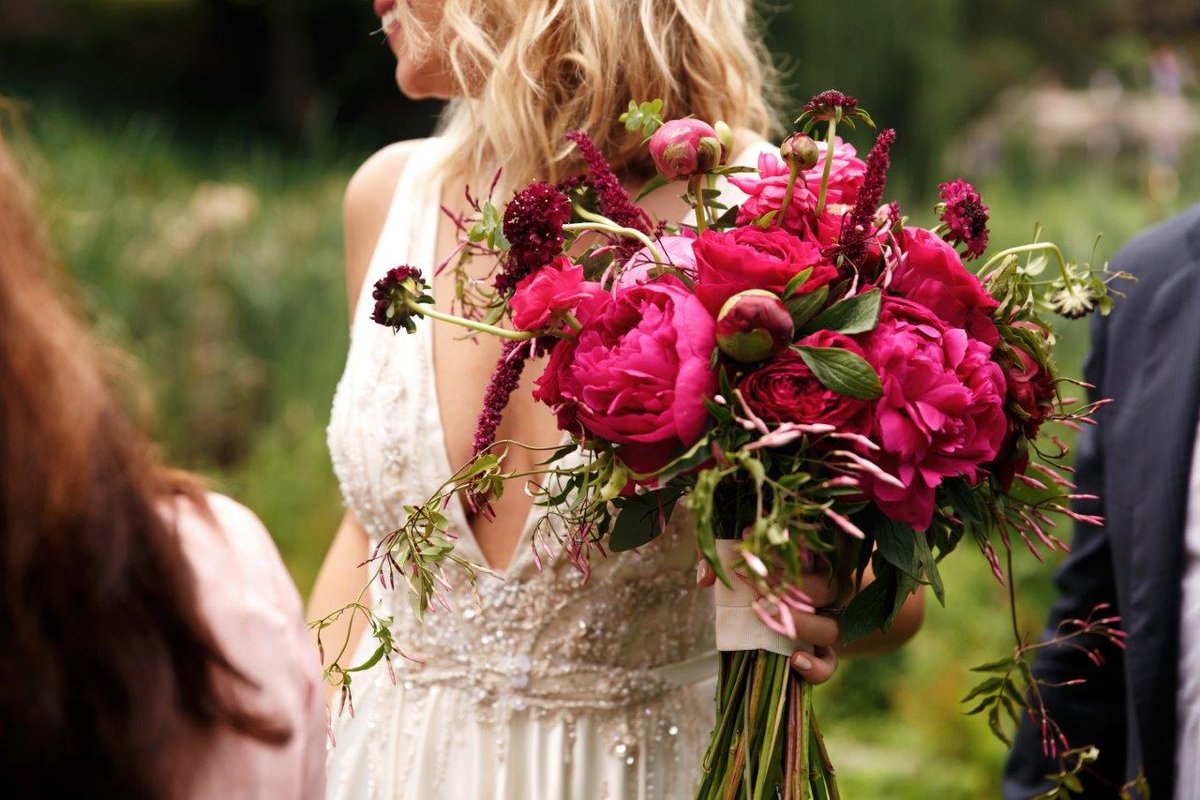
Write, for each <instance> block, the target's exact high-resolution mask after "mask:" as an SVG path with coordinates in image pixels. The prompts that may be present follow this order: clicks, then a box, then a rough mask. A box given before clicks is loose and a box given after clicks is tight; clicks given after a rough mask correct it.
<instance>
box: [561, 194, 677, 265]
mask: <svg viewBox="0 0 1200 800" xmlns="http://www.w3.org/2000/svg"><path fill="white" fill-rule="evenodd" d="M575 213H577V214H579V216H581V217H583V218H584V219H586V220H590V221H589V222H571V223H568V224H566V225H563V230H564V231H566V232H567V233H578V232H580V231H599V232H601V233H610V234H612V235H614V236H627V237H629V238H632V239H637V240H638V241H639V242H641V243H642V244H644V245H645V246H646V249H647V250H649V251H650V256H651V257H652V258H653V259H654V261H655V263H659V264H661V263H663V260H662V254H660V253H659V252H658V250H657V249H656V248H655V247H654V242H653V240H651V239H650V237H649V236H647V235H646V234H644V233H642V232H641V231H639V230H638V229H637V228H625V227H622V226H620V225H618V224H617V223H615V222H613V221H612V220H611V219H608V218H607V217H602V216H600V215H599V214H593V213H591V212H590V211H586V210H585V209H582V208H580V207H579V206H575Z"/></svg>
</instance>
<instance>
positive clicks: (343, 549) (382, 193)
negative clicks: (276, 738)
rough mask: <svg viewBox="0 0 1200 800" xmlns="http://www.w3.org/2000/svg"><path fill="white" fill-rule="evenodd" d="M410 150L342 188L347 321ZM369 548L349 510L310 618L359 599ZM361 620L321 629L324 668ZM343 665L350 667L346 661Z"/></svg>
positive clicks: (350, 641) (380, 159) (386, 155)
mask: <svg viewBox="0 0 1200 800" xmlns="http://www.w3.org/2000/svg"><path fill="white" fill-rule="evenodd" d="M411 147H412V143H410V142H400V143H398V144H394V145H390V146H388V147H385V148H384V149H383V150H380V151H379V152H378V153H376V154H375V155H373V156H372V157H371V158H370V159H368V160H367V161H366V163H364V164H363V165H362V166H361V167H360V168H359V169H358V171H357V172H356V173H355V174H354V177H353V178H351V179H350V183H349V185H348V186H347V187H346V198H345V203H344V209H343V212H344V222H345V252H346V295H347V299H348V300H349V307H350V318H351V319H353V318H354V310H355V306H356V305H357V301H358V297H359V295H360V294H361V292H362V286H363V282H364V281H365V280H366V276H367V271H368V269H369V268H370V265H371V257H372V255H373V254H374V252H375V245H376V243H377V242H378V241H379V235H380V233H381V232H382V231H383V225H384V222H385V221H386V220H387V215H388V210H389V209H390V208H391V204H392V197H393V195H394V194H395V192H396V184H397V182H398V181H399V179H400V172H401V170H402V169H403V168H404V163H405V161H406V160H407V158H408V153H409V152H410V150H411ZM368 548H369V544H368V539H367V532H366V531H365V530H364V529H363V527H362V525H361V524H360V523H359V521H358V519H357V518H356V517H355V516H354V513H353V512H351V511H348V512H347V513H346V516H345V517H344V518H343V519H342V524H341V525H340V526H339V527H338V530H337V535H336V536H334V539H333V543H332V544H331V545H330V547H329V552H328V553H327V554H326V556H325V561H324V562H323V563H322V564H321V570H320V572H318V573H317V580H316V583H315V584H314V585H313V590H312V595H311V597H310V598H309V602H308V618H309V619H310V620H318V619H323V618H325V617H326V616H328V615H329V614H332V613H333V612H335V611H337V610H338V609H340V608H343V607H345V606H346V605H348V604H350V603H353V602H355V601H356V600H358V599H359V598H360V596H361V595H362V591H363V587H365V586H366V585H367V582H368V579H369V577H370V576H369V574H368V571H367V567H366V566H364V565H363V562H364V561H366V559H367V556H368ZM363 622H364V621H363V619H362V615H360V614H346V615H343V617H342V618H341V619H340V620H338V622H337V623H336V624H334V625H332V626H330V627H328V628H326V629H325V630H324V631H322V633H321V641H322V643H323V644H324V650H325V662H326V663H325V665H324V666H327V665H328V663H329V662H330V661H331V660H332V659H334V658H336V657H337V655H338V653H339V652H341V651H342V649H343V643H345V645H346V646H345V651H346V653H347V656H346V657H347V658H349V654H350V653H353V652H354V650H355V648H356V647H357V646H358V640H359V639H360V638H361V637H362V632H363V627H364V624H363ZM343 665H344V666H349V665H348V664H346V663H345V662H344V661H343Z"/></svg>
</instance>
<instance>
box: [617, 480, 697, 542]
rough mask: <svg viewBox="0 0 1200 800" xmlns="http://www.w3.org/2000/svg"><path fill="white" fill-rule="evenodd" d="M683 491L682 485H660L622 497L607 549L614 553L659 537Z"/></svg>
mask: <svg viewBox="0 0 1200 800" xmlns="http://www.w3.org/2000/svg"><path fill="white" fill-rule="evenodd" d="M682 494H683V490H682V489H677V488H671V489H660V490H658V491H657V492H647V493H646V494H640V495H633V496H632V497H630V498H628V499H626V500H624V501H618V504H619V505H620V506H621V509H620V512H619V513H618V515H617V524H616V526H615V527H614V528H613V532H612V535H611V536H610V537H609V539H608V546H609V549H610V550H612V551H613V552H614V553H621V552H624V551H626V550H633V549H634V548H637V547H641V546H642V545H645V544H648V543H650V542H652V541H654V540H655V539H656V538H658V536H659V534H661V533H662V532H663V526H664V524H665V523H666V521H667V520H669V519H670V518H671V512H672V511H674V510H675V503H676V502H678V500H679V498H680V496H682Z"/></svg>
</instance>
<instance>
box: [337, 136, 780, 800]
mask: <svg viewBox="0 0 1200 800" xmlns="http://www.w3.org/2000/svg"><path fill="white" fill-rule="evenodd" d="M444 149H445V148H444V143H443V142H442V140H440V139H436V138H434V139H429V140H426V141H424V142H422V143H420V144H419V145H418V146H417V149H416V150H415V151H414V152H413V153H412V154H411V155H410V157H409V158H408V161H407V164H406V167H405V169H404V172H403V174H402V175H401V177H400V180H399V184H398V186H397V188H396V194H395V198H394V199H393V202H392V206H391V210H390V212H389V214H388V218H387V221H386V223H385V225H384V228H383V231H382V234H381V236H380V239H379V243H378V245H377V248H376V251H375V254H374V257H373V259H372V262H371V265H370V269H369V272H368V275H367V279H366V280H365V282H364V285H363V288H362V293H361V295H360V297H359V301H358V305H357V310H356V311H355V318H354V320H353V323H352V328H351V345H350V353H349V357H348V360H347V364H346V370H345V374H344V375H343V377H342V380H341V382H340V384H339V386H338V390H337V395H336V397H335V399H334V404H333V413H332V418H331V422H330V426H329V445H330V450H331V452H332V455H333V463H334V468H335V471H336V473H337V476H338V479H339V482H340V484H341V489H342V492H343V495H344V497H345V500H346V503H347V505H348V506H349V507H350V508H351V509H352V510H353V511H354V513H355V514H356V515H357V517H358V519H359V520H360V521H361V522H362V524H363V526H364V527H365V528H366V530H367V532H368V534H369V536H370V538H371V541H372V544H375V543H377V542H378V541H379V540H380V539H381V538H382V537H384V536H386V535H387V534H388V533H389V532H390V531H392V530H394V529H395V528H396V527H397V526H398V524H399V523H400V522H401V520H402V517H403V510H402V509H403V507H404V505H406V504H420V503H422V502H424V501H425V500H426V499H427V498H428V497H429V496H430V495H432V494H433V493H434V492H435V491H436V490H437V489H438V487H439V486H440V485H441V483H442V482H443V481H444V480H445V479H446V478H447V477H449V476H450V475H451V474H452V471H453V470H452V465H451V464H450V463H449V459H448V456H447V453H446V449H445V443H444V442H445V440H444V437H443V432H442V425H441V420H440V415H439V409H438V398H437V386H436V385H435V382H434V370H433V361H432V334H431V330H430V321H429V320H419V321H418V323H417V332H416V333H415V334H413V335H406V334H403V333H401V334H393V332H392V331H391V330H389V329H386V328H384V327H382V326H379V325H376V324H375V323H373V322H372V321H371V319H370V314H371V310H372V301H371V289H372V285H373V284H374V282H375V281H376V280H377V279H378V278H380V277H381V276H382V275H383V274H384V273H385V272H386V271H387V270H388V269H390V268H392V267H394V266H397V265H399V264H412V265H415V266H418V267H421V268H423V269H425V270H426V272H428V270H429V268H430V267H431V266H432V265H433V264H435V263H436V261H437V259H436V256H435V246H436V240H437V230H438V225H439V217H440V215H441V212H440V211H439V197H440V191H441V182H440V180H439V178H438V170H437V167H438V163H439V161H440V160H441V157H442V154H443V150H444ZM755 156H756V154H752V155H751V158H753V157H755ZM739 160H740V161H743V163H745V162H744V160H743V159H739ZM750 163H753V160H751V161H750ZM455 466H458V465H455ZM448 513H449V515H450V519H451V524H452V529H453V531H454V532H455V533H456V534H457V535H458V539H457V543H456V547H457V548H459V550H460V552H461V553H462V554H463V555H464V556H465V557H466V558H468V559H469V560H471V561H473V562H475V563H480V564H483V563H484V558H483V555H482V553H481V552H480V550H479V547H478V545H477V544H476V543H475V541H474V539H473V537H472V533H471V528H470V526H469V525H468V523H467V519H466V516H465V514H464V512H463V508H462V506H461V504H459V503H457V502H455V503H453V504H452V505H451V506H450V507H449V510H448ZM539 513H540V509H537V508H536V507H535V508H534V509H533V510H532V511H531V513H530V518H529V520H527V523H526V525H525V530H524V533H523V535H522V539H521V543H520V544H519V545H518V547H517V550H516V553H515V555H514V557H513V558H512V561H511V563H510V564H509V566H508V568H507V569H506V570H504V571H503V573H501V579H496V578H490V577H488V576H486V575H485V576H482V577H481V579H480V585H479V598H478V600H476V598H475V597H474V596H473V594H472V592H471V589H470V587H469V584H468V582H467V581H465V580H458V581H455V580H454V578H455V577H456V576H455V575H454V574H453V573H451V575H450V577H451V580H452V582H453V583H454V589H453V591H451V592H448V593H447V595H448V599H449V601H450V604H451V606H452V608H453V610H452V611H449V612H447V611H445V610H438V611H430V612H429V613H428V614H427V615H426V617H425V619H424V621H418V620H417V618H416V617H415V616H414V614H413V612H412V611H411V609H410V606H409V602H408V598H407V596H406V594H405V593H406V590H405V588H404V587H403V586H402V585H400V584H399V583H398V584H397V588H396V590H395V591H394V592H390V591H383V590H380V589H379V588H378V582H376V586H375V596H374V598H373V600H374V602H376V603H377V604H378V605H379V607H380V611H381V613H382V614H383V615H386V616H391V617H392V618H393V620H394V622H393V632H394V634H395V639H396V642H397V643H398V645H399V646H400V647H401V648H402V649H403V650H404V651H405V652H407V653H409V654H411V655H413V656H416V657H419V658H420V659H421V660H422V662H423V663H415V662H413V661H408V660H404V659H395V660H394V661H393V668H394V671H395V681H394V682H393V680H392V679H391V676H390V674H389V671H388V669H387V667H386V665H385V664H383V663H379V664H377V665H376V666H375V667H374V668H372V669H371V670H370V671H368V672H366V673H363V674H356V675H355V676H354V690H355V691H354V706H355V715H354V716H353V717H351V716H350V715H349V713H348V712H344V713H343V714H342V715H340V716H339V717H338V718H337V719H335V720H334V728H333V734H334V735H333V740H334V744H333V746H332V747H331V749H330V751H329V780H328V787H329V789H328V797H329V798H334V799H336V800H351V799H353V800H359V799H360V798H387V800H392V799H393V798H400V799H403V800H430V799H431V798H452V799H453V800H485V799H486V800H608V799H610V798H611V799H612V800H634V799H635V798H636V800H678V799H679V798H687V797H690V796H691V794H692V792H693V789H694V786H695V782H696V781H697V779H698V776H699V774H700V761H701V758H702V755H703V752H704V748H705V746H706V744H707V737H708V734H709V731H710V730H711V727H712V723H713V705H714V701H713V693H714V689H715V684H716V654H715V652H714V650H713V644H712V637H713V631H712V628H713V610H712V598H711V596H710V592H709V591H707V590H700V589H697V588H696V586H695V570H694V565H695V560H696V556H695V545H694V544H693V543H692V541H691V538H690V536H689V535H688V534H687V532H686V531H685V530H684V529H683V528H682V525H683V524H684V521H683V520H682V519H681V517H682V516H683V515H681V514H677V515H676V519H675V520H674V521H673V522H672V525H671V527H670V528H669V530H668V531H667V532H666V533H664V534H663V535H662V536H661V537H659V539H657V540H656V541H655V542H653V543H652V544H650V545H649V546H647V547H644V548H642V549H641V550H640V551H639V552H637V553H626V554H621V555H609V556H608V557H607V558H602V557H600V558H596V559H594V560H593V569H592V574H591V577H590V579H589V580H588V581H586V582H584V581H583V580H582V578H581V576H580V575H579V573H578V572H577V570H576V569H575V568H574V567H573V566H572V565H571V564H570V563H569V562H568V561H567V559H565V558H561V559H557V560H555V561H553V562H551V563H543V566H542V568H541V569H539V568H538V566H537V565H536V563H535V559H534V558H533V555H532V551H531V548H530V536H531V532H532V530H533V528H534V527H535V524H536V522H537V516H538V514H539ZM373 646H374V644H373V641H372V640H371V639H370V637H369V635H367V636H365V637H364V642H363V645H362V648H361V652H360V653H358V654H357V656H358V657H359V658H360V659H361V658H362V657H364V656H365V655H366V654H367V653H369V652H370V649H373Z"/></svg>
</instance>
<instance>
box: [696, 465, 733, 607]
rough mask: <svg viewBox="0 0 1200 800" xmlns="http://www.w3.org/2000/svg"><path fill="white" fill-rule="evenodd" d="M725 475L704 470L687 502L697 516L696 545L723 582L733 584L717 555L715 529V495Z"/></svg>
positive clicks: (697, 478)
mask: <svg viewBox="0 0 1200 800" xmlns="http://www.w3.org/2000/svg"><path fill="white" fill-rule="evenodd" d="M723 475H724V473H723V472H721V471H720V470H715V469H707V470H702V471H701V472H700V473H699V475H698V476H697V477H696V483H695V485H694V486H693V487H692V491H691V494H689V495H688V499H687V503H688V508H690V509H691V511H692V516H693V517H695V526H696V527H695V530H696V545H697V546H698V547H699V548H700V553H701V555H703V556H704V557H705V558H706V559H707V560H708V563H709V564H711V565H712V568H713V571H714V572H716V573H717V577H718V578H719V579H720V580H721V583H723V584H725V585H726V586H732V585H733V584H732V583H730V581H729V576H728V575H727V574H726V573H725V568H724V567H722V566H721V559H720V558H718V557H717V539H716V533H715V531H714V530H713V502H714V495H715V494H716V490H717V484H719V483H720V482H721V478H722V477H723Z"/></svg>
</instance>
